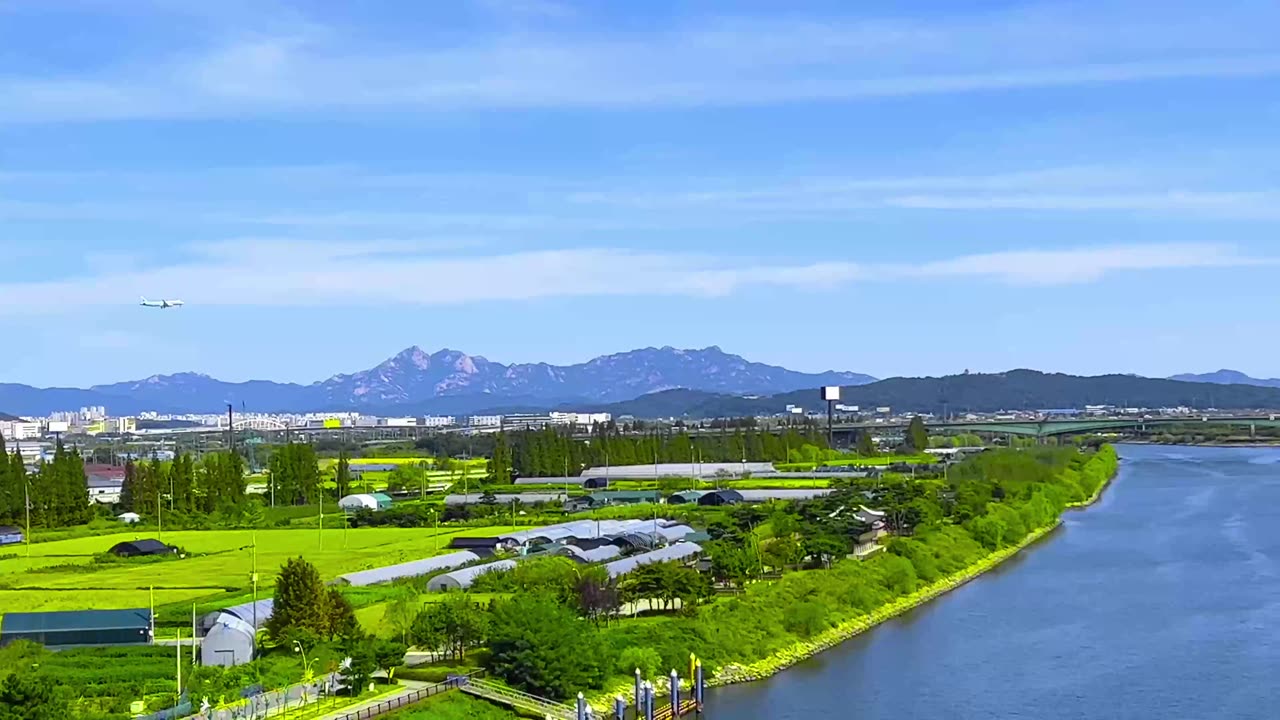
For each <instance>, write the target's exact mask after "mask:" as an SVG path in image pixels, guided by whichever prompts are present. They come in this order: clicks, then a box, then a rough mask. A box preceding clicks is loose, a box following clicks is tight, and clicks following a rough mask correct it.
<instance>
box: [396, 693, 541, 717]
mask: <svg viewBox="0 0 1280 720" xmlns="http://www.w3.org/2000/svg"><path fill="white" fill-rule="evenodd" d="M386 717H387V720H518V718H520V717H521V716H519V715H516V714H515V713H513V712H511V711H510V710H508V709H506V708H502V707H498V706H497V705H493V704H492V703H489V702H486V701H484V700H480V699H478V698H474V697H471V696H470V695H464V694H462V693H460V692H456V691H455V692H447V693H444V694H443V695H438V696H436V697H433V698H429V699H427V700H424V701H422V702H420V703H417V704H415V705H413V706H412V707H410V708H407V709H405V710H401V711H399V712H395V713H392V714H390V715H387V716H386Z"/></svg>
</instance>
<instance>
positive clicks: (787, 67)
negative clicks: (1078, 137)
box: [0, 0, 1280, 122]
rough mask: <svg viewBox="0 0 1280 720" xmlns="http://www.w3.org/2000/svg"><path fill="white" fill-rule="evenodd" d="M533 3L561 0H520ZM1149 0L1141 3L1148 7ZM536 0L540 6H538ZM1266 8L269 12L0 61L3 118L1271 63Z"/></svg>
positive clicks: (775, 91) (578, 100)
mask: <svg viewBox="0 0 1280 720" xmlns="http://www.w3.org/2000/svg"><path fill="white" fill-rule="evenodd" d="M522 6H528V7H529V9H533V10H537V9H538V8H541V9H542V10H544V11H545V10H549V9H551V8H555V7H558V6H559V4H558V3H548V2H546V1H545V0H523V5H522ZM1148 11H1150V12H1148ZM544 14H545V13H544ZM1277 19H1278V18H1277V14H1276V13H1275V11H1274V10H1273V9H1267V8H1265V7H1264V6H1259V5H1256V4H1250V3H1243V4H1240V3H1234V4H1233V3H1226V4H1223V5H1222V6H1221V7H1219V8H1217V9H1216V12H1215V14H1214V16H1212V17H1205V16H1204V13H1203V8H1202V7H1196V6H1194V4H1188V6H1187V7H1180V6H1178V5H1177V4H1161V5H1159V6H1152V7H1145V6H1144V7H1134V8H1132V9H1131V8H1128V7H1127V6H1126V7H1125V8H1123V9H1106V8H1102V7H1100V6H1099V7H1092V8H1073V9H1072V10H1070V11H1068V10H1057V11H1038V12H1032V11H1025V10H1023V11H1008V12H1005V13H1003V14H987V15H973V16H970V17H954V16H953V17H947V16H938V17H936V18H934V19H931V20H928V21H923V20H895V19H878V18H872V19H851V18H848V17H810V18H798V17H794V16H792V17H774V18H767V19H766V18H748V19H704V20H701V21H698V22H697V23H696V24H691V25H686V26H681V27H674V28H670V29H666V30H661V31H648V32H630V33H624V32H619V31H615V30H610V29H608V28H596V32H594V33H586V32H575V33H562V34H547V33H534V32H529V31H506V30H502V31H490V32H485V33H481V34H478V35H471V36H468V37H466V38H465V39H464V40H462V41H461V42H458V41H456V40H455V42H458V44H455V45H436V46H434V47H430V48H427V49H423V48H422V47H421V46H420V45H419V46H413V47H405V48H398V47H396V46H394V45H392V44H391V43H390V42H387V43H379V44H378V45H376V46H370V45H369V44H367V42H368V41H367V40H363V41H357V40H356V39H355V38H358V37H366V36H365V35H362V34H361V33H359V32H356V31H352V32H350V33H348V34H344V33H343V32H341V31H340V30H339V29H337V28H328V29H317V28H315V27H313V25H314V23H313V24H308V25H305V26H302V29H300V30H298V31H297V32H294V33H284V34H282V33H281V32H280V29H279V27H278V26H276V25H272V26H271V27H270V28H269V30H268V31H267V32H258V33H257V34H253V35H249V34H247V33H246V34H242V35H238V36H235V37H233V38H231V39H228V40H225V41H223V42H222V43H221V44H216V45H212V46H209V45H208V44H207V43H201V44H195V43H193V44H192V46H195V47H200V46H204V47H205V49H204V50H203V51H194V52H193V53H192V54H190V55H188V56H184V57H176V58H173V57H171V58H155V59H154V60H153V61H151V62H145V63H143V62H137V63H134V64H130V65H128V66H117V67H106V68H103V69H102V70H101V71H99V72H94V73H84V74H80V75H64V76H58V75H22V76H13V75H10V76H7V77H5V76H0V122H6V121H7V122H55V121H65V122H74V121H86V120H109V119H123V118H150V117H206V116H241V115H243V114H250V113H278V112H305V111H310V110H325V111H330V112H332V111H339V110H370V109H416V110H425V111H433V110H457V109H509V108H531V107H532V108H539V107H583V108H629V107H635V106H668V107H689V106H717V105H752V104H771V103H785V102H796V101H823V100H850V99H865V98H883V97H895V96H912V95H931V94H947V93H967V92H983V91H998V90H1015V89H1027V88H1045V87H1067V86H1090V85H1103V84H1116V83H1133V82H1144V81H1152V80H1169V79H1185V78H1233V77H1262V76H1273V75H1277V74H1280V46H1278V44H1277V43H1276V41H1275V39H1274V36H1273V35H1269V34H1268V33H1267V32H1266V31H1264V29H1263V28H1269V27H1274V25H1275V21H1276V20H1277Z"/></svg>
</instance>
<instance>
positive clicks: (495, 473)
mask: <svg viewBox="0 0 1280 720" xmlns="http://www.w3.org/2000/svg"><path fill="white" fill-rule="evenodd" d="M489 480H491V481H492V482H494V483H497V484H499V485H509V484H510V483H511V448H510V446H508V445H507V434H506V433H504V432H499V433H498V434H497V436H496V437H495V439H494V443H493V459H492V460H490V461H489Z"/></svg>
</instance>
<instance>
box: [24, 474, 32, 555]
mask: <svg viewBox="0 0 1280 720" xmlns="http://www.w3.org/2000/svg"><path fill="white" fill-rule="evenodd" d="M22 496H23V499H24V500H25V501H26V502H25V503H23V504H25V505H26V506H27V534H26V536H25V537H26V540H27V560H30V559H31V482H30V481H27V482H26V484H24V485H23V488H22Z"/></svg>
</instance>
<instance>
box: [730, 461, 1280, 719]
mask: <svg viewBox="0 0 1280 720" xmlns="http://www.w3.org/2000/svg"><path fill="white" fill-rule="evenodd" d="M1120 454H1121V458H1122V463H1121V468H1120V472H1119V474H1118V475H1117V477H1116V479H1115V481H1114V482H1113V483H1112V485H1111V487H1110V488H1108V490H1107V491H1106V493H1105V494H1104V495H1103V497H1102V499H1101V500H1100V501H1099V502H1098V503H1097V504H1095V505H1094V506H1092V507H1090V508H1088V509H1084V510H1079V511H1072V512H1069V513H1068V514H1067V516H1066V518H1065V522H1064V523H1063V525H1062V527H1060V528H1059V529H1058V530H1057V531H1055V532H1054V533H1052V534H1051V535H1049V536H1048V537H1046V538H1045V539H1044V540H1042V541H1041V542H1040V543H1038V544H1036V545H1033V546H1032V547H1030V548H1028V549H1027V550H1025V551H1023V552H1022V553H1020V554H1019V555H1018V556H1016V557H1014V558H1012V559H1010V560H1009V561H1008V562H1006V563H1004V564H1003V565H1002V566H1000V567H999V568H997V569H996V570H994V571H992V572H990V573H987V574H986V575H984V576H983V577H981V578H978V579H976V580H974V581H973V582H971V583H969V584H967V585H965V586H963V587H961V588H959V589H957V590H955V591H953V592H951V593H949V594H947V595H945V596H943V597H942V598H939V599H938V600H936V601H934V602H932V603H930V604H928V605H926V606H924V607H921V608H918V609H916V610H915V611H913V612H911V613H909V614H906V615H903V616H902V617H900V618H898V619H896V620H893V621H890V622H888V623H885V624H883V625H881V626H879V627H877V628H875V629H874V630H872V631H870V632H868V633H865V634H863V635H861V636H859V637H857V638H854V639H852V640H850V641H849V642H846V643H844V644H842V645H840V646H839V647H837V648H834V649H832V650H829V651H828V652H826V653H823V654H822V655H819V656H818V657H815V658H813V659H811V660H809V661H806V662H804V663H801V664H799V665H797V666H795V667H793V668H791V669H790V670H787V671H786V672H784V673H782V674H780V675H777V676H774V677H772V678H770V679H768V680H765V681H762V682H759V683H753V684H748V685H737V686H731V687H726V688H720V689H716V690H713V691H708V695H707V707H708V710H709V712H708V718H710V720H731V719H732V720H738V719H739V718H760V719H761V720H811V719H813V718H840V719H844V718H849V719H850V720H881V719H884V720H888V719H889V718H893V719H895V720H904V719H909V720H932V719H935V718H936V719H938V720H942V719H944V718H946V719H948V720H967V719H969V718H974V719H978V718H982V719H984V720H986V719H989V718H1025V719H1027V720H1059V719H1061V720H1067V719H1071V720H1077V719H1084V718H1105V719H1108V720H1110V719H1117V720H1127V719H1130V718H1132V719H1135V720H1137V719H1141V720H1148V719H1157V718H1158V719H1159V720H1180V719H1186V720H1193V719H1194V720H1204V719H1205V718H1232V719H1234V720H1241V719H1249V718H1259V719H1262V718H1266V719H1267V720H1274V719H1275V718H1280V640H1278V639H1277V638H1278V634H1280V565H1278V564H1277V561H1278V560H1280V450H1275V449H1252V448H1248V449H1244V448H1231V449H1218V448H1192V447H1168V446H1138V445H1129V446H1123V447H1122V448H1121V453H1120Z"/></svg>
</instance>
